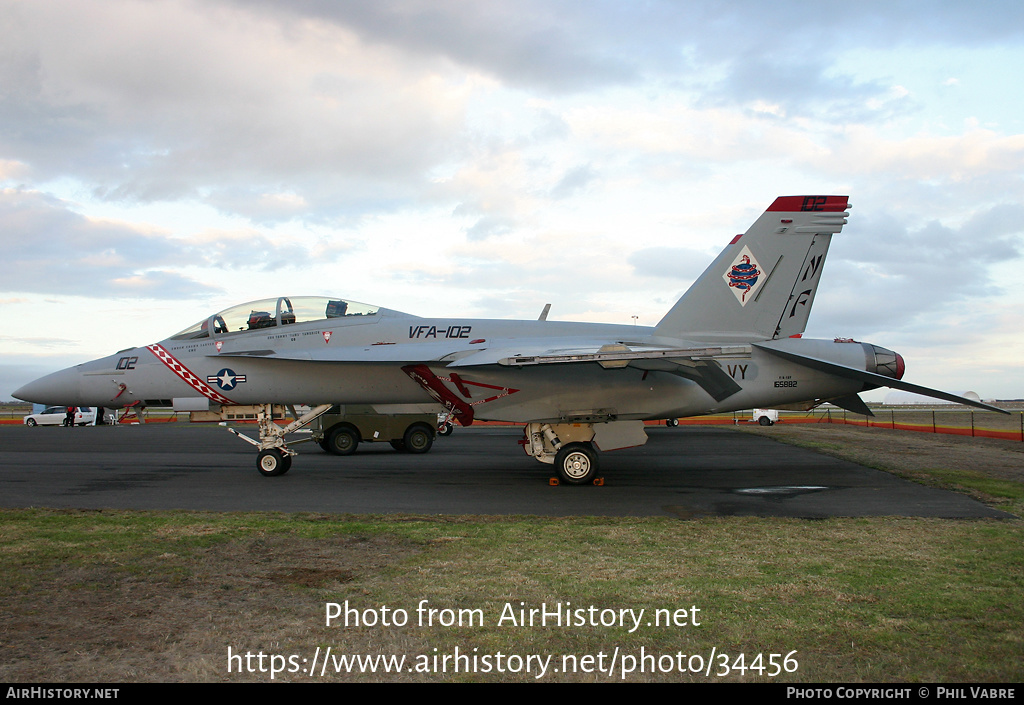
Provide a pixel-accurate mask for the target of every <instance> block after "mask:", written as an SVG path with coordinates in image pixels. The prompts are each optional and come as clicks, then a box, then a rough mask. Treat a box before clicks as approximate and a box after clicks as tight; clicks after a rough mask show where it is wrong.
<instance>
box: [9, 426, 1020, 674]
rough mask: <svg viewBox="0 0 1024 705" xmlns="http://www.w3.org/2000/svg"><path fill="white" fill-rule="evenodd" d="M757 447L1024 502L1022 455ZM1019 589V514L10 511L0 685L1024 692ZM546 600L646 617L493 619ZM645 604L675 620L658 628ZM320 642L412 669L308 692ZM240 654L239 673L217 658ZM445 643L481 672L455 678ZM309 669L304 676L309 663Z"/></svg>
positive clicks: (808, 434)
mask: <svg viewBox="0 0 1024 705" xmlns="http://www.w3.org/2000/svg"><path fill="white" fill-rule="evenodd" d="M750 432H753V433H765V434H772V435H773V437H775V438H779V439H781V440H786V441H788V442H796V443H800V444H802V445H809V446H812V447H815V448H817V449H818V450H820V451H822V452H826V453H831V454H835V455H841V456H844V457H849V458H851V459H854V460H856V461H858V462H862V463H865V464H869V465H874V466H876V467H884V468H886V469H889V470H893V471H897V472H900V473H902V474H905V475H908V476H912V477H915V478H917V479H918V480H920V481H924V482H928V483H930V484H936V485H939V486H946V487H950V486H952V487H956V488H959V489H960V490H962V491H967V492H970V493H972V494H974V495H975V496H977V497H979V498H981V499H983V500H985V501H988V502H990V503H992V504H994V505H996V506H998V507H999V508H1001V509H1004V510H1006V511H1010V512H1012V513H1015V514H1017V515H1018V516H1019V515H1020V514H1021V513H1022V510H1024V481H1022V478H1021V477H1020V476H1019V473H1020V472H1021V467H1022V466H1024V463H1022V462H1021V459H1022V457H1024V456H1022V453H1024V444H1020V443H1019V442H1018V443H1016V444H1014V443H1013V442H1010V441H996V440H990V439H970V438H961V437H949V436H934V435H931V434H916V433H906V432H899V431H888V430H884V429H862V428H856V427H852V426H851V427H842V426H839V427H837V426H829V427H823V426H817V425H815V426H806V425H794V426H776V427H773V428H770V429H760V428H754V429H751V430H750ZM963 458H968V459H969V460H970V468H967V467H965V466H964V463H963V461H962V459H963ZM1022 586H1024V522H1022V521H1021V520H1019V519H1018V520H1004V521H956V520H936V519H905V518H904V519H898V518H870V519H829V520H818V521H809V520H796V519H776V518H740V517H729V518H704V519H697V520H691V521H679V520H676V519H607V518H600V519H598V518H572V519H548V518H536V517H501V518H496V517H444V516H438V517H422V516H386V517H371V516H328V515H283V514H214V513H188V512H114V511H73V510H69V511H57V510H46V509H26V510H8V511H3V512H0V597H2V599H3V601H4V604H5V609H4V610H3V612H2V616H0V653H2V654H3V655H4V656H3V658H2V659H0V680H4V681H9V682H18V681H60V682H64V683H67V682H73V681H98V682H125V681H248V680H259V681H265V680H270V679H271V674H270V673H269V669H270V667H271V665H272V664H276V666H277V667H280V668H281V669H283V672H280V673H276V674H274V680H289V681H308V680H341V681H345V680H362V681H396V680H401V681H416V680H423V681H452V680H455V681H476V680H484V681H533V680H538V679H539V680H544V681H598V682H603V681H619V680H627V681H648V680H669V681H689V680H696V681H706V680H726V681H768V680H775V681H784V682H801V681H803V682H823V681H824V682H836V681H841V682H852V681H868V682H893V681H900V682H907V681H922V682H946V683H949V682H963V681H986V682H1006V681H1010V682H1018V681H1020V680H1021V679H1022V677H1024V667H1022V664H1021V654H1022V653H1024V626H1022V625H1024V600H1022V599H1021V597H1022ZM422 600H427V601H428V602H427V603H425V607H427V608H434V609H437V610H445V609H447V610H459V609H462V610H474V611H473V612H463V613H461V616H462V617H463V624H462V625H461V626H460V625H459V624H457V623H456V624H450V625H442V624H438V623H437V622H439V621H444V620H445V617H446V616H448V617H451V618H453V619H454V618H455V617H456V616H458V613H456V612H451V613H445V612H436V613H434V615H433V616H434V621H435V624H433V625H430V626H427V625H423V626H421V625H420V624H419V615H418V613H417V607H418V606H419V605H420V604H421V601H422ZM346 601H348V604H349V606H350V607H353V608H355V609H357V610H358V611H359V612H360V619H365V618H370V617H372V618H375V619H376V620H377V621H380V620H382V619H383V617H384V615H383V614H382V610H383V608H384V606H387V608H388V609H389V610H390V613H391V615H392V619H394V618H395V617H396V615H400V614H401V613H396V610H405V611H406V613H407V614H408V616H409V623H408V624H406V625H404V626H381V625H380V624H379V623H378V624H375V625H373V626H365V625H364V626H359V627H344V626H339V625H338V624H337V623H335V625H333V626H329V627H328V626H326V625H325V610H326V607H325V606H326V604H327V603H339V604H344V603H345V602H346ZM559 603H560V604H561V606H563V607H564V606H565V603H571V605H570V606H569V607H570V608H572V609H578V608H583V609H586V608H589V607H590V606H594V607H595V608H597V609H596V610H595V611H594V615H596V616H597V617H601V616H602V615H608V614H610V613H607V612H602V610H615V611H616V614H619V613H618V610H634V614H635V613H636V612H637V611H639V610H641V609H643V610H645V612H644V617H643V618H642V620H641V625H640V626H639V627H637V628H635V629H633V630H632V631H631V630H630V628H631V627H632V626H633V622H632V621H631V620H630V619H629V617H628V614H629V613H626V615H627V619H626V624H625V625H624V626H617V625H616V626H601V625H597V626H590V625H584V626H571V627H565V626H556V625H553V624H550V623H549V624H548V625H547V626H532V627H530V626H521V625H519V624H513V623H511V622H510V621H509V620H507V619H506V620H504V622H502V623H499V619H500V617H501V616H502V614H503V613H505V610H507V609H509V608H511V609H513V610H518V609H519V608H521V607H523V608H526V609H529V608H540V607H541V606H542V605H543V604H546V605H547V606H548V608H549V609H550V608H554V606H556V605H558V604H559ZM694 608H696V609H697V610H699V612H696V611H694ZM655 610H664V611H665V612H662V613H661V615H660V616H664V615H666V614H667V615H670V616H672V617H674V618H675V619H676V620H677V621H682V617H681V615H685V616H686V620H685V621H686V624H681V623H677V624H672V625H668V626H666V625H664V624H662V625H660V626H659V625H653V624H652V625H651V626H648V625H647V622H648V621H650V618H651V616H652V615H653V614H654V611H655ZM427 614H428V613H424V616H426V615H427ZM506 614H507V613H506ZM587 615H589V612H588V613H585V614H584V615H582V616H583V617H585V616H587ZM694 618H695V621H698V622H700V624H699V625H694V624H692V623H691V622H692V621H694ZM328 647H330V648H331V654H332V657H333V658H337V657H338V656H339V655H341V654H367V655H398V656H401V655H404V656H406V658H407V661H406V663H405V664H404V665H403V670H402V672H401V673H383V672H380V670H378V672H377V673H372V674H371V673H352V672H343V673H335V672H333V665H334V662H333V661H332V662H331V663H330V665H329V666H328V668H327V670H326V671H325V675H323V676H320V675H319V664H320V663H322V662H323V657H324V652H325V650H326V649H327V648H328ZM229 648H230V649H231V650H232V653H233V654H236V655H238V654H242V655H244V654H246V653H247V652H248V653H249V654H251V655H252V658H250V659H249V660H248V663H246V660H245V659H244V658H236V659H235V660H234V661H229V658H228V650H229ZM318 648H319V649H320V652H319V654H317V649H318ZM456 650H458V652H459V653H460V654H462V655H463V656H468V657H470V658H475V659H476V662H475V665H476V667H477V672H476V673H467V672H465V668H463V669H462V670H461V672H458V673H456V672H453V671H454V669H455V667H456V666H457V665H459V664H460V663H461V662H459V661H457V660H453V659H451V658H449V660H448V662H447V664H446V663H445V661H444V657H445V656H446V655H447V656H449V657H451V656H452V655H453V654H455V653H456ZM794 652H795V653H794ZM259 653H263V654H264V660H263V662H262V665H263V666H264V668H265V669H266V670H265V671H263V672H260V671H259V670H258V669H259V667H260V665H261V664H260V661H259V659H258V658H257V655H258V654H259ZM499 654H500V655H501V658H499ZM680 654H682V655H683V656H682V657H680V656H679V655H680ZM772 654H777V655H778V656H777V657H774V658H773V657H772V656H771V655H772ZM272 655H275V656H279V657H280V660H278V661H271V659H270V657H271V656H272ZM528 655H534V656H537V657H551V658H550V660H548V661H547V662H546V670H544V671H543V675H542V676H541V677H540V678H537V676H538V675H539V673H540V667H541V666H542V665H544V664H545V662H544V661H540V660H537V659H532V660H529V661H527V659H526V657H527V656H528ZM723 655H724V656H725V660H724V661H723V658H722V657H723ZM741 655H742V657H743V658H742V661H741V660H740V656H741ZM758 655H761V658H760V659H758V658H757V657H758ZM289 656H293V657H294V659H295V660H293V661H288V657H289ZM314 656H315V657H316V658H317V659H318V661H317V663H318V666H317V669H318V674H317V675H316V676H310V675H308V674H307V673H305V672H304V671H303V670H298V669H308V668H309V663H310V662H312V660H313V659H314ZM485 656H487V657H489V659H486V660H485V659H484V657H485ZM588 656H589V657H591V659H592V660H587V659H586V657H588ZM787 656H788V657H789V660H786V657H787ZM613 657H614V663H613ZM641 657H649V658H647V659H646V660H645V659H644V658H641ZM303 658H305V659H307V661H306V662H305V663H304V662H302V661H301V659H303ZM517 659H521V660H517ZM630 659H632V661H631V660H630ZM473 663H474V662H473V661H470V660H469V659H467V661H466V663H465V665H466V666H467V667H472V665H473ZM616 664H617V666H616V667H615V669H614V670H613V671H612V672H610V673H609V672H608V667H609V666H612V665H616ZM243 665H249V666H251V667H252V668H253V669H256V672H245V673H238V670H239V668H241V667H243ZM376 665H377V668H378V669H382V668H383V662H377V664H376ZM641 665H643V667H644V669H645V671H646V672H644V673H640V672H638V671H639V669H640V667H641ZM229 666H230V668H231V672H229ZM293 666H294V667H295V668H296V669H297V670H296V672H288V671H289V670H290V669H291V668H292V667H293ZM528 666H529V670H528ZM623 666H626V667H627V668H628V667H630V666H632V667H633V668H634V669H635V670H634V671H633V672H632V673H626V674H624V673H623ZM697 666H702V667H703V668H702V670H701V672H700V673H693V672H690V671H692V670H696V667H697ZM752 666H753V670H751V667H752ZM418 667H419V668H421V669H422V671H417V668H418ZM680 667H681V668H682V670H681V668H680ZM784 667H788V668H789V669H790V672H787V671H786V670H785V668H784ZM499 668H500V672H499ZM409 669H412V671H411V672H410V670H409ZM555 669H557V672H556V670H555ZM599 669H600V670H599ZM652 670H653V671H654V672H653V673H651V672H650V671H652ZM776 670H777V671H778V675H775V676H774V677H772V676H771V675H770V674H771V673H772V672H773V671H776ZM481 671H487V672H481ZM567 671H568V672H567Z"/></svg>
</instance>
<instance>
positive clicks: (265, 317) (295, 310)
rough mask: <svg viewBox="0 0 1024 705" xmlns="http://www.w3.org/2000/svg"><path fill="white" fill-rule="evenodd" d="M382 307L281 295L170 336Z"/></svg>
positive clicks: (370, 312) (245, 328)
mask: <svg viewBox="0 0 1024 705" xmlns="http://www.w3.org/2000/svg"><path fill="white" fill-rule="evenodd" d="M379 308H380V307H379V306H370V305H367V304H361V303H359V302H358V301H346V300H345V299H335V298H331V297H329V296H292V297H288V296H281V297H279V298H276V299H261V300H259V301H250V302H249V303H246V304H240V305H238V306H232V307H231V308H227V309H224V310H223V311H221V312H219V313H215V314H213V315H212V316H210V317H209V318H206V319H204V320H202V321H199V322H198V323H196V324H195V325H192V326H189V327H188V328H186V329H185V330H183V331H181V332H180V333H176V334H175V335H173V336H171V340H193V339H198V338H208V337H210V334H211V332H212V334H213V335H215V336H217V337H220V336H223V335H233V334H236V333H241V332H245V331H253V330H259V329H261V328H274V327H276V326H287V325H291V324H294V323H305V322H307V321H322V320H324V319H327V318H341V317H342V316H375V315H376V314H377V311H378V310H379Z"/></svg>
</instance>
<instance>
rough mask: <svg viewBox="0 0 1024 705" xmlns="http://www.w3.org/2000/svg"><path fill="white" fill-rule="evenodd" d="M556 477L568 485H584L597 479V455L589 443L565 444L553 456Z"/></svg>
mask: <svg viewBox="0 0 1024 705" xmlns="http://www.w3.org/2000/svg"><path fill="white" fill-rule="evenodd" d="M555 469H556V470H558V477H559V478H560V479H561V480H562V482H565V483H567V484H570V485H586V484H589V483H591V482H593V481H594V478H595V477H597V453H595V452H594V449H593V448H592V447H591V446H590V444H589V443H567V444H565V445H564V446H562V448H561V450H559V451H558V455H556V456H555Z"/></svg>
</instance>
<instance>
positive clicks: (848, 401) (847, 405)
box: [828, 394, 875, 416]
mask: <svg viewBox="0 0 1024 705" xmlns="http://www.w3.org/2000/svg"><path fill="white" fill-rule="evenodd" d="M828 403H829V404H832V405H833V406H838V407H839V408H840V409H846V410H847V411H850V412H852V413H854V414H861V415H862V416H874V415H875V412H873V411H872V410H871V409H869V408H868V405H867V404H865V403H864V400H863V399H861V398H860V397H859V396H857V395H856V394H849V395H847V396H845V397H838V398H836V399H829V400H828Z"/></svg>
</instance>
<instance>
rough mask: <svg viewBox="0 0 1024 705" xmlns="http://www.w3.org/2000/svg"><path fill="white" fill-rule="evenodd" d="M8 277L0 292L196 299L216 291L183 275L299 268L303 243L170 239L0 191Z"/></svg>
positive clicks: (251, 237)
mask: <svg viewBox="0 0 1024 705" xmlns="http://www.w3.org/2000/svg"><path fill="white" fill-rule="evenodd" d="M0 222H2V223H3V224H4V228H3V232H2V234H0V242H2V244H3V250H4V256H5V263H6V266H7V269H6V273H5V276H4V277H3V279H2V280H0V290H2V291H9V292H34V293H47V294H77V295H81V296H87V297H90V296H92V297H101V298H102V297H109V296H126V297H141V298H195V297H203V296H208V295H209V294H212V293H217V292H219V291H220V288H219V287H216V286H211V285H209V284H205V283H203V282H201V281H198V280H196V279H195V278H193V277H191V276H187V275H185V274H183V273H182V272H181V271H175V270H176V269H177V270H185V269H189V268H192V267H196V266H208V267H211V268H213V269H214V270H217V269H225V268H227V269H241V268H257V269H260V268H262V269H264V270H267V271H272V270H273V271H276V270H280V269H282V268H289V267H296V268H301V267H303V266H304V265H305V262H306V261H307V260H308V257H309V256H310V253H309V249H308V248H307V247H306V246H305V245H304V244H296V243H293V242H289V241H284V242H277V241H274V240H272V239H270V238H269V237H267V236H265V235H263V234H261V233H259V232H257V231H253V230H248V231H237V232H229V231H212V230H210V231H206V232H203V233H200V234H198V235H196V236H193V237H174V236H172V235H170V234H168V233H166V232H163V231H161V230H159V229H157V228H152V227H144V226H140V225H132V224H127V223H119V222H113V221H109V220H99V219H93V218H88V217H86V216H83V215H81V214H80V213H77V212H75V211H74V210H72V207H71V204H69V203H67V202H64V201H61V200H60V199H57V198H54V197H52V196H47V195H45V194H42V193H39V192H36V191H26V190H19V189H3V190H0Z"/></svg>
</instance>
